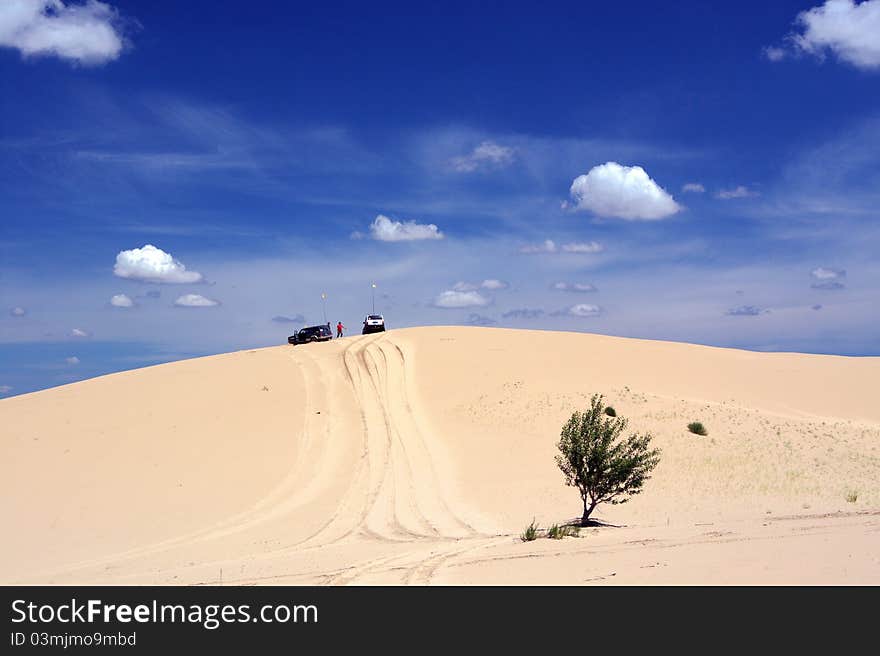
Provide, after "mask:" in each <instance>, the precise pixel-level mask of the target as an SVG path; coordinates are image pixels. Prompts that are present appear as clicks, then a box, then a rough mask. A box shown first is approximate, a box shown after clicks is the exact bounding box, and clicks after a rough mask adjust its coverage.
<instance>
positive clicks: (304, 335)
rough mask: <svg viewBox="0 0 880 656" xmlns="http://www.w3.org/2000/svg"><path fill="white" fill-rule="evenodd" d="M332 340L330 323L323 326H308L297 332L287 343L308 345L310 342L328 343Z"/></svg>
mask: <svg viewBox="0 0 880 656" xmlns="http://www.w3.org/2000/svg"><path fill="white" fill-rule="evenodd" d="M330 339H333V333H332V332H331V331H330V324H329V323H328V324H325V325H323V326H307V327H305V328H302V329H301V330H297V331H296V332H295V333H294V334H293V335H291V336H290V337H288V338H287V343H288V344H308V343H309V342H326V341H327V340H330Z"/></svg>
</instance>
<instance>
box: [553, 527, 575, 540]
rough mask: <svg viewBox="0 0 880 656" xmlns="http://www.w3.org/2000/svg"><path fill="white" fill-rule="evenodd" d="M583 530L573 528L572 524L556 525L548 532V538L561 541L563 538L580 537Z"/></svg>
mask: <svg viewBox="0 0 880 656" xmlns="http://www.w3.org/2000/svg"><path fill="white" fill-rule="evenodd" d="M580 532H581V529H580V528H579V527H578V526H572V525H571V524H563V525H562V526H560V525H559V524H554V525H553V526H551V527H550V528H549V529H548V531H547V537H548V538H550V539H551V540H561V539H562V538H567V537H574V538H576V537H578V536H579V535H580Z"/></svg>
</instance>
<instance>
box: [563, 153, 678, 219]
mask: <svg viewBox="0 0 880 656" xmlns="http://www.w3.org/2000/svg"><path fill="white" fill-rule="evenodd" d="M570 193H571V197H572V199H573V200H574V203H575V209H579V210H588V211H590V212H592V213H593V214H596V215H597V216H601V217H613V218H618V219H626V220H639V219H641V220H656V219H665V218H666V217H669V216H672V215H673V214H675V213H676V212H679V211H681V209H682V207H681V206H680V205H679V204H678V203H676V202H675V200H674V199H673V198H672V196H670V195H669V194H668V193H667V192H666V190H664V189H663V188H662V187H660V186H659V185H658V184H657V183H656V182H654V180H652V179H651V178H650V176H648V174H647V173H646V172H645V169H643V168H642V167H641V166H621V165H620V164H618V163H617V162H606V163H605V164H600V165H599V166H594V167H593V168H592V169H590V171H589V172H588V173H587V174H586V175H579V176H578V177H577V178H575V179H574V182H572V183H571V190H570Z"/></svg>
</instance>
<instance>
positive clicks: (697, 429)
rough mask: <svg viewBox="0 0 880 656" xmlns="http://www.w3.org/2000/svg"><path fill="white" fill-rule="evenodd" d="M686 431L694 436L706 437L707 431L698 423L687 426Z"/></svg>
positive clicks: (694, 422)
mask: <svg viewBox="0 0 880 656" xmlns="http://www.w3.org/2000/svg"><path fill="white" fill-rule="evenodd" d="M688 430H689V431H690V432H691V433H693V434H694V435H708V434H709V431H707V430H706V427H705V426H703V424H701V423H700V422H698V421H692V422H691V423H689V424H688Z"/></svg>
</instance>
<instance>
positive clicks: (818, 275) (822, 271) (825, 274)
mask: <svg viewBox="0 0 880 656" xmlns="http://www.w3.org/2000/svg"><path fill="white" fill-rule="evenodd" d="M810 275H811V276H813V277H814V278H815V279H816V280H834V279H835V278H845V277H846V271H845V270H844V269H834V268H831V267H818V268H816V269H813V270H812V271H810Z"/></svg>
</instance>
